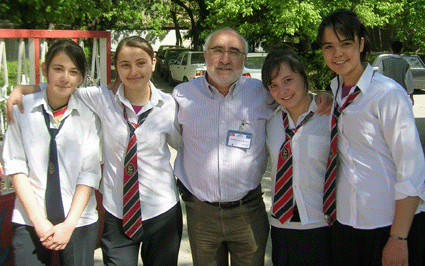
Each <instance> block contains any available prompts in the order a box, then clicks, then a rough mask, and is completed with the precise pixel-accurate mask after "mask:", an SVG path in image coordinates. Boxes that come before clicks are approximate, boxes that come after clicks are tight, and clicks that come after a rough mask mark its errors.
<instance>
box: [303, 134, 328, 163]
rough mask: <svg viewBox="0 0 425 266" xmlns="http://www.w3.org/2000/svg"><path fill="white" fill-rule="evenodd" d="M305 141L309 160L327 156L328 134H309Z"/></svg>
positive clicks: (319, 159) (321, 158)
mask: <svg viewBox="0 0 425 266" xmlns="http://www.w3.org/2000/svg"><path fill="white" fill-rule="evenodd" d="M307 140H308V143H307V151H308V157H309V159H310V160H318V161H321V160H325V161H326V160H327V157H328V156H329V146H330V136H328V135H326V136H316V135H309V136H308V138H307Z"/></svg>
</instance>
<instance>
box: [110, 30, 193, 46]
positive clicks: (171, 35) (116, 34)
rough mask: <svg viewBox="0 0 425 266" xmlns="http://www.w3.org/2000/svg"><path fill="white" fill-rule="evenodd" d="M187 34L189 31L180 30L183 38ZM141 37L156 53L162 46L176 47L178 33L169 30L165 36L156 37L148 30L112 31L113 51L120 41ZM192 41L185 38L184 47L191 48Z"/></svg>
mask: <svg viewBox="0 0 425 266" xmlns="http://www.w3.org/2000/svg"><path fill="white" fill-rule="evenodd" d="M185 34H187V30H180V35H181V36H182V37H183V36H184V35H185ZM133 35H139V36H141V37H143V38H145V39H146V40H148V41H149V42H150V44H151V45H152V47H153V49H154V51H158V48H159V46H161V45H175V44H176V32H175V30H167V32H166V33H165V34H164V35H161V36H154V35H152V34H150V32H149V31H148V30H140V31H139V30H137V31H127V30H111V50H112V51H115V49H116V48H117V46H118V43H119V41H120V40H121V39H122V38H124V37H128V36H133ZM190 45H191V41H190V39H184V38H183V46H184V47H190Z"/></svg>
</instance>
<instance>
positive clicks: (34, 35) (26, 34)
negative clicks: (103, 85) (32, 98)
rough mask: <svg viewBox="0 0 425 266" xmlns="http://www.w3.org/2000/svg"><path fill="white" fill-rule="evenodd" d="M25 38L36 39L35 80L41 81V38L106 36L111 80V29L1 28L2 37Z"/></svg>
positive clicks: (107, 77) (108, 70) (108, 73)
mask: <svg viewBox="0 0 425 266" xmlns="http://www.w3.org/2000/svg"><path fill="white" fill-rule="evenodd" d="M12 38H25V39H34V59H35V65H34V67H35V70H36V71H35V81H36V83H39V82H40V71H38V70H39V68H40V39H56V38H70V39H73V40H74V41H77V39H80V38H106V60H107V66H106V68H107V72H106V79H107V82H108V83H110V82H111V33H110V32H109V31H79V30H21V29H19V30H18V29H0V39H12Z"/></svg>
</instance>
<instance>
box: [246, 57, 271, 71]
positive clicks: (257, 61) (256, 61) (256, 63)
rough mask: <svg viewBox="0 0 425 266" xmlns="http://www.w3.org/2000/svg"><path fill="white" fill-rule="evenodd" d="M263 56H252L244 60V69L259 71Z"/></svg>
mask: <svg viewBox="0 0 425 266" xmlns="http://www.w3.org/2000/svg"><path fill="white" fill-rule="evenodd" d="M265 59H266V58H265V57H264V56H252V57H248V58H247V59H246V63H245V67H247V68H253V69H261V68H262V67H263V63H264V60H265Z"/></svg>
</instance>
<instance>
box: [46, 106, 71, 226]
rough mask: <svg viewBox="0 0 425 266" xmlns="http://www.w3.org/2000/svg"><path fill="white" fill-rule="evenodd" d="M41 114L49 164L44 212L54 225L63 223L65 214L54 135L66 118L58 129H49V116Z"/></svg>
mask: <svg viewBox="0 0 425 266" xmlns="http://www.w3.org/2000/svg"><path fill="white" fill-rule="evenodd" d="M43 112H44V119H45V121H46V125H47V129H48V130H49V133H50V148H49V164H48V167H47V184H46V194H45V197H46V198H45V201H46V211H47V219H49V221H50V222H51V223H52V224H54V225H56V224H59V223H62V222H63V221H65V212H64V210H63V204H62V195H61V185H60V178H59V164H58V154H57V149H56V140H55V138H56V135H57V134H58V133H59V130H60V129H61V128H62V126H63V124H64V122H65V119H66V118H64V119H63V120H62V121H61V123H60V126H59V128H58V129H56V128H50V119H49V115H48V114H47V112H46V111H45V110H44V108H43Z"/></svg>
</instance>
